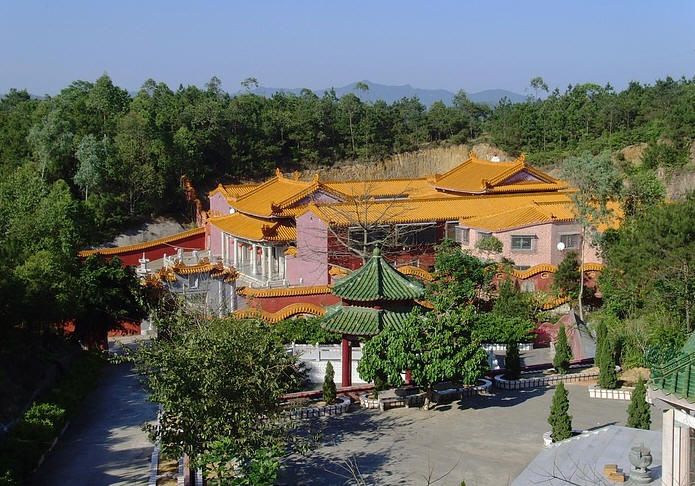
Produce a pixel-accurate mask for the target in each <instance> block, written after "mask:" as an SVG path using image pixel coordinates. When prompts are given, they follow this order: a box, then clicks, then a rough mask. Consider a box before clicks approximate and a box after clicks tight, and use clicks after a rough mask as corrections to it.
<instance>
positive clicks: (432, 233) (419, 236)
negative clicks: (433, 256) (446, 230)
mask: <svg viewBox="0 0 695 486" xmlns="http://www.w3.org/2000/svg"><path fill="white" fill-rule="evenodd" d="M396 231H397V234H398V243H399V244H400V245H403V246H417V245H434V244H436V243H437V226H436V225H434V224H431V223H430V224H401V225H398V226H397V227H396Z"/></svg>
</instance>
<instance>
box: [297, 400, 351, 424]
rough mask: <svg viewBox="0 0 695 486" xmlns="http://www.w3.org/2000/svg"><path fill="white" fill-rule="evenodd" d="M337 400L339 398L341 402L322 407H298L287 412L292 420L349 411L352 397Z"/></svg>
mask: <svg viewBox="0 0 695 486" xmlns="http://www.w3.org/2000/svg"><path fill="white" fill-rule="evenodd" d="M337 400H339V401H340V403H336V404H334V405H324V406H322V407H303V408H297V409H295V410H290V411H289V412H287V415H289V417H290V419H292V420H298V419H299V420H301V419H310V418H318V417H325V416H331V415H341V414H343V413H345V412H347V411H348V409H349V408H350V399H349V398H347V397H338V398H337Z"/></svg>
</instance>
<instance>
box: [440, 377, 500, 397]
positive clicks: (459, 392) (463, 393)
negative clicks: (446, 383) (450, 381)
mask: <svg viewBox="0 0 695 486" xmlns="http://www.w3.org/2000/svg"><path fill="white" fill-rule="evenodd" d="M478 381H479V382H482V383H481V384H480V385H475V386H462V387H459V388H448V389H446V390H435V391H434V393H433V394H432V401H434V402H436V403H439V402H440V401H450V400H463V399H464V398H469V397H472V396H474V395H489V394H490V388H492V381H490V380H487V379H485V378H481V379H479V380H478Z"/></svg>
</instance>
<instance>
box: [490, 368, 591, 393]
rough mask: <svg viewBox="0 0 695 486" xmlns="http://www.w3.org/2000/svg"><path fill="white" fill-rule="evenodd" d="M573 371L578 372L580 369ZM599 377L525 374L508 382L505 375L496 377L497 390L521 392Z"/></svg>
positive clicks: (580, 373) (576, 374) (588, 372)
mask: <svg viewBox="0 0 695 486" xmlns="http://www.w3.org/2000/svg"><path fill="white" fill-rule="evenodd" d="M571 369H574V370H577V369H579V367H573V368H571ZM597 376H598V371H584V372H579V373H567V374H566V375H560V374H556V375H546V376H535V377H529V378H524V376H523V373H522V376H521V378H519V379H518V380H506V379H504V376H503V375H496V376H495V388H500V389H502V390H519V389H522V388H537V387H541V386H555V385H557V384H558V383H576V382H578V381H587V380H591V379H594V378H596V377H597Z"/></svg>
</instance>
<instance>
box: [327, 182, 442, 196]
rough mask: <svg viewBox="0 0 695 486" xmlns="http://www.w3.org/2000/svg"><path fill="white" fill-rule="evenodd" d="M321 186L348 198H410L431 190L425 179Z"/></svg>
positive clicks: (332, 183) (333, 183)
mask: <svg viewBox="0 0 695 486" xmlns="http://www.w3.org/2000/svg"><path fill="white" fill-rule="evenodd" d="M322 184H323V185H324V186H326V187H329V188H331V189H333V190H335V191H337V192H339V193H341V194H344V195H345V196H348V197H363V196H367V197H389V196H390V197H394V196H404V197H406V196H407V197H410V196H412V195H413V194H417V193H420V192H422V191H425V190H430V189H431V188H432V185H431V184H430V183H429V182H428V181H427V179H425V178H419V179H379V180H371V181H370V180H366V181H332V182H323V183H322Z"/></svg>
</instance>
